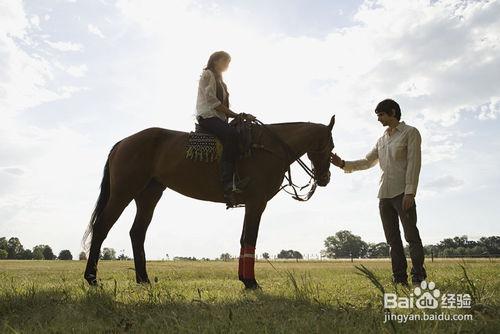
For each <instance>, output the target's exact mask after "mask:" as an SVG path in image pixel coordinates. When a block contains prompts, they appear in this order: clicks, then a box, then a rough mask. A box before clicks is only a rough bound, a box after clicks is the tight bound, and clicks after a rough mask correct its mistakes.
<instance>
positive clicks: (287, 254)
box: [278, 249, 303, 260]
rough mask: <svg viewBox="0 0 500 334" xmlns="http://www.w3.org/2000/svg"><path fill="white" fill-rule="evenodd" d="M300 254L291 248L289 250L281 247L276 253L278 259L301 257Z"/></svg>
mask: <svg viewBox="0 0 500 334" xmlns="http://www.w3.org/2000/svg"><path fill="white" fill-rule="evenodd" d="M302 258H303V257H302V254H300V252H298V251H295V250H293V249H290V250H284V249H282V250H281V252H279V254H278V259H297V260H299V259H302Z"/></svg>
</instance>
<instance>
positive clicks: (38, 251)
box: [33, 245, 45, 260]
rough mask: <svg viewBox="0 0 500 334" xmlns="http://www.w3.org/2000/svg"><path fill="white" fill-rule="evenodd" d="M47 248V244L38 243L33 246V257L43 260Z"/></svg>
mask: <svg viewBox="0 0 500 334" xmlns="http://www.w3.org/2000/svg"><path fill="white" fill-rule="evenodd" d="M44 249H45V245H36V246H35V247H33V259H35V260H43V259H44V256H43V250H44Z"/></svg>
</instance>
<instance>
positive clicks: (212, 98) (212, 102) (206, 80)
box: [200, 70, 238, 117]
mask: <svg viewBox="0 0 500 334" xmlns="http://www.w3.org/2000/svg"><path fill="white" fill-rule="evenodd" d="M200 84H202V85H203V91H204V92H205V97H206V101H207V104H208V105H209V106H210V108H213V109H215V110H217V111H218V112H221V113H223V114H225V115H226V116H227V117H236V116H237V115H238V114H237V113H235V112H233V111H232V110H231V109H229V108H228V107H226V106H225V105H223V104H222V102H221V101H220V100H219V99H218V98H217V82H216V81H215V76H214V75H213V73H212V72H210V71H209V70H206V71H205V72H204V73H203V77H202V78H201V81H200Z"/></svg>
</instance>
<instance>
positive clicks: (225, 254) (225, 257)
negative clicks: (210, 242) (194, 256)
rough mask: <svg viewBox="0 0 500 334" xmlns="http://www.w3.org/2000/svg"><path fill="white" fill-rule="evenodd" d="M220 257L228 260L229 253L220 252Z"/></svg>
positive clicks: (229, 257)
mask: <svg viewBox="0 0 500 334" xmlns="http://www.w3.org/2000/svg"><path fill="white" fill-rule="evenodd" d="M220 259H221V260H222V261H229V260H231V254H229V253H222V254H221V255H220Z"/></svg>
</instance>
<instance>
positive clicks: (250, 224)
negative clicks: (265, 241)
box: [238, 202, 267, 289]
mask: <svg viewBox="0 0 500 334" xmlns="http://www.w3.org/2000/svg"><path fill="white" fill-rule="evenodd" d="M266 204H267V203H266V202H259V203H246V204H245V220H244V222H243V231H242V233H241V239H240V245H241V248H240V258H239V267H238V278H239V280H240V281H242V282H243V283H244V284H245V289H257V288H259V284H258V283H257V281H256V280H255V272H254V266H255V244H256V243H257V234H258V233H259V223H260V217H261V216H262V212H264V209H265V208H266Z"/></svg>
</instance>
